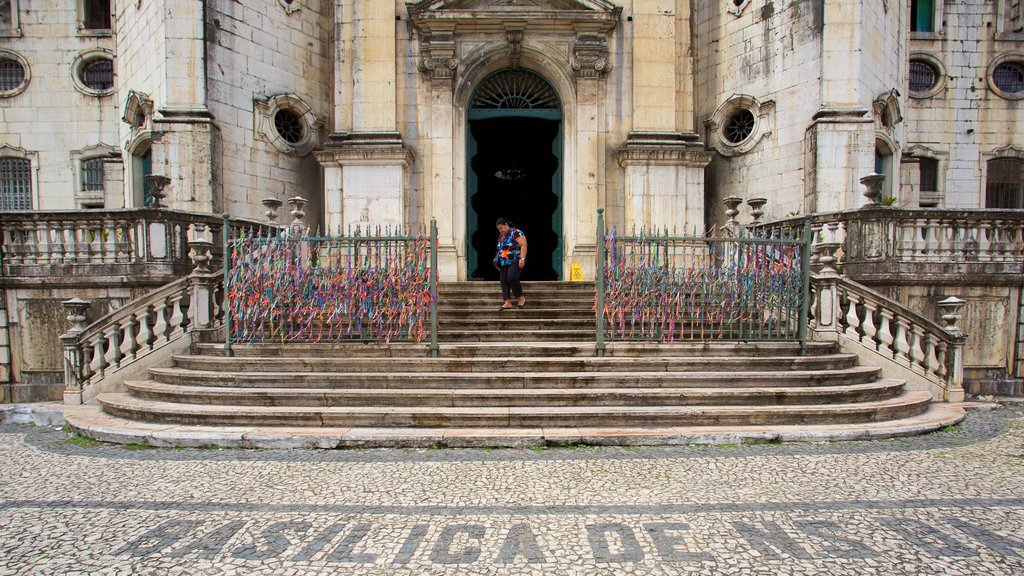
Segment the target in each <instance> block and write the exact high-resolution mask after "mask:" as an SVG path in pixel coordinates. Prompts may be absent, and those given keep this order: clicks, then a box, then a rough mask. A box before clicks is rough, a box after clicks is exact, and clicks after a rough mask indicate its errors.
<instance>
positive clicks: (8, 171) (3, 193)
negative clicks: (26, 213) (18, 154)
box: [0, 157, 32, 210]
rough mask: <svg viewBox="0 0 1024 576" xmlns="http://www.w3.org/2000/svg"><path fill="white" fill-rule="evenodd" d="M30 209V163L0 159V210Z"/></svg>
mask: <svg viewBox="0 0 1024 576" xmlns="http://www.w3.org/2000/svg"><path fill="white" fill-rule="evenodd" d="M31 209H32V162H31V161H30V160H27V159H25V158H10V157H4V158H0V210H31Z"/></svg>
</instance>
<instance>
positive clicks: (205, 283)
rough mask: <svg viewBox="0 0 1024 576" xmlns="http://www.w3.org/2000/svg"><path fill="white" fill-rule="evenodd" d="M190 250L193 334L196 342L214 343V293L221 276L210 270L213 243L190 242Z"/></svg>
mask: <svg viewBox="0 0 1024 576" xmlns="http://www.w3.org/2000/svg"><path fill="white" fill-rule="evenodd" d="M188 245H189V248H191V249H192V262H193V264H194V266H195V268H194V269H193V270H192V273H191V274H190V275H189V282H190V283H191V285H192V303H191V304H190V306H191V307H192V308H193V310H194V318H193V321H194V322H195V324H194V325H193V326H192V333H193V334H194V338H195V341H196V342H204V343H205V342H214V341H215V338H214V334H215V327H214V314H215V310H214V302H213V293H214V290H215V288H216V284H217V280H219V279H220V278H221V274H218V273H216V272H213V271H212V270H210V262H211V260H212V259H213V256H212V251H213V242H212V241H210V240H207V239H205V238H196V239H194V240H190V241H189V243H188Z"/></svg>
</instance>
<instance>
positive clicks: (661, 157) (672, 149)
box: [615, 132, 711, 168]
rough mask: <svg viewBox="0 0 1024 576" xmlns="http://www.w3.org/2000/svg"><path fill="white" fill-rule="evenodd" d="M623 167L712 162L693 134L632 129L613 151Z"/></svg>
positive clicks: (696, 164)
mask: <svg viewBox="0 0 1024 576" xmlns="http://www.w3.org/2000/svg"><path fill="white" fill-rule="evenodd" d="M615 159H616V160H617V161H618V163H619V166H622V167H623V168H625V167H627V166H636V165H657V166H697V167H704V166H707V165H708V164H709V163H710V162H711V153H710V152H708V151H707V150H705V149H704V145H703V144H702V143H701V142H700V141H699V140H698V137H697V135H696V134H683V133H676V132H666V133H659V132H634V133H632V134H630V135H629V139H628V140H626V143H625V144H623V145H622V147H621V148H619V151H618V152H617V153H616V155H615Z"/></svg>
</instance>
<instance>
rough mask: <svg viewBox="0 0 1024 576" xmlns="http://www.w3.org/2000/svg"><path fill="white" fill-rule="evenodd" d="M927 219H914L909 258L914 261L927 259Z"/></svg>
mask: <svg viewBox="0 0 1024 576" xmlns="http://www.w3.org/2000/svg"><path fill="white" fill-rule="evenodd" d="M928 236H929V234H928V219H927V218H917V219H915V220H914V237H913V240H914V243H913V247H912V251H913V254H912V256H911V259H912V260H913V261H914V262H920V261H921V260H927V259H928V241H929V239H928Z"/></svg>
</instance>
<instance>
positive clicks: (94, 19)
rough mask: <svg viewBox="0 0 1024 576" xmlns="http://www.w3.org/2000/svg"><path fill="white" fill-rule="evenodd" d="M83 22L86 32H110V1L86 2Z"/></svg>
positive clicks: (92, 0)
mask: <svg viewBox="0 0 1024 576" xmlns="http://www.w3.org/2000/svg"><path fill="white" fill-rule="evenodd" d="M83 20H84V21H85V22H84V24H85V28H86V30H109V29H110V0H86V1H85V18H84V19H83Z"/></svg>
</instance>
